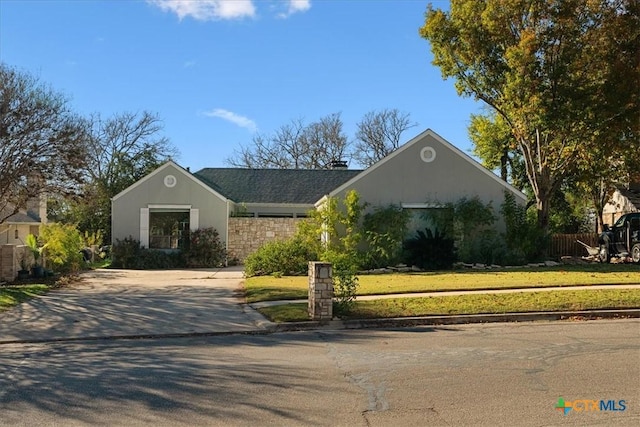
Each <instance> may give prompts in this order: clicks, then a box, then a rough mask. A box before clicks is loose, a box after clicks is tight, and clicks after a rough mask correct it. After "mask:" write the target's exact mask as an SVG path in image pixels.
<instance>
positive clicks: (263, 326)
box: [0, 308, 640, 346]
mask: <svg viewBox="0 0 640 427" xmlns="http://www.w3.org/2000/svg"><path fill="white" fill-rule="evenodd" d="M628 318H640V308H639V309H623V310H585V311H558V312H535V313H504V314H469V315H451V316H424V317H402V318H390V319H354V320H330V321H307V322H290V323H273V322H269V321H266V320H265V321H263V322H260V325H259V329H249V330H242V331H219V332H185V333H170V334H153V333H149V334H132V335H105V336H87V337H66V338H49V339H46V338H44V339H22V340H21V339H14V340H0V346H2V345H11V344H48V343H54V344H55V343H73V342H82V341H85V342H97V341H103V342H107V341H116V340H149V339H170V338H198V337H218V336H232V335H270V334H273V333H278V332H295V331H313V330H325V331H336V330H349V329H386V328H403V327H412V326H429V325H463V324H474V323H505V322H536V321H557V320H570V319H576V320H596V319H628Z"/></svg>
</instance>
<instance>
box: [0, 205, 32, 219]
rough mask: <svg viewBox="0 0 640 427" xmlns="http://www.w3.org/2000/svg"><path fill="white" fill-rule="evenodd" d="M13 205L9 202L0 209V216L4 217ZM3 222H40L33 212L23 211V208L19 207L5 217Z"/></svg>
mask: <svg viewBox="0 0 640 427" xmlns="http://www.w3.org/2000/svg"><path fill="white" fill-rule="evenodd" d="M12 209H13V205H12V204H9V206H7V207H6V208H5V209H0V218H4V216H5V215H7V214H8V213H9V212H12ZM4 223H5V224H7V223H9V224H40V218H39V217H38V215H37V214H36V213H34V212H30V211H25V210H24V209H20V210H19V211H18V212H17V213H15V214H13V215H11V216H9V217H7V219H5V220H4Z"/></svg>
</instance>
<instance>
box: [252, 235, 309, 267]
mask: <svg viewBox="0 0 640 427" xmlns="http://www.w3.org/2000/svg"><path fill="white" fill-rule="evenodd" d="M315 259H318V254H317V253H316V252H315V251H314V250H313V248H311V247H309V245H307V244H305V243H304V242H303V241H302V240H300V239H297V238H291V239H288V240H278V241H274V242H269V243H266V244H265V245H263V246H262V247H260V249H258V250H257V251H255V252H254V253H252V254H251V255H249V256H248V257H247V259H246V260H245V263H244V268H245V274H246V275H247V276H260V275H266V274H274V273H281V274H286V275H296V274H306V273H307V271H308V268H309V261H312V260H315Z"/></svg>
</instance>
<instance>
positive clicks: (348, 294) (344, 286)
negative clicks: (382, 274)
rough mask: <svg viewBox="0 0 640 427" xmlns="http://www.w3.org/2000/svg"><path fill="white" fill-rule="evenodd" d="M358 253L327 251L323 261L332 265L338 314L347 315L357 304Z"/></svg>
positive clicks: (323, 255)
mask: <svg viewBox="0 0 640 427" xmlns="http://www.w3.org/2000/svg"><path fill="white" fill-rule="evenodd" d="M357 258H358V253H357V252H355V251H354V252H350V253H348V252H338V251H333V250H328V251H325V252H324V253H323V254H322V260H323V261H326V262H330V263H331V267H332V270H333V290H334V295H335V297H336V302H335V309H336V314H338V315H340V314H347V313H349V311H350V310H351V308H352V307H353V305H354V304H355V302H356V294H357V292H358V276H356V273H357V266H358V259H357Z"/></svg>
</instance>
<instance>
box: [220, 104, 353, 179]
mask: <svg viewBox="0 0 640 427" xmlns="http://www.w3.org/2000/svg"><path fill="white" fill-rule="evenodd" d="M342 127H343V123H342V119H341V118H340V113H334V114H330V115H328V116H325V117H322V118H321V119H320V120H318V121H316V122H312V123H310V124H305V123H304V122H303V121H302V120H301V119H299V120H292V121H291V122H290V123H288V124H286V125H283V126H281V127H280V128H278V129H277V130H276V131H275V133H273V134H272V135H256V136H255V137H254V138H253V141H252V144H251V145H249V146H241V147H240V149H239V150H237V151H236V152H235V153H234V155H233V156H232V157H230V158H228V159H227V160H226V161H227V163H228V164H230V165H231V166H235V167H242V168H252V169H325V168H329V167H330V166H331V164H332V162H333V161H342V160H347V157H348V156H349V153H348V148H349V141H348V138H347V136H346V135H345V134H344V131H343V129H342Z"/></svg>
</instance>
